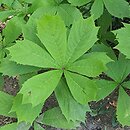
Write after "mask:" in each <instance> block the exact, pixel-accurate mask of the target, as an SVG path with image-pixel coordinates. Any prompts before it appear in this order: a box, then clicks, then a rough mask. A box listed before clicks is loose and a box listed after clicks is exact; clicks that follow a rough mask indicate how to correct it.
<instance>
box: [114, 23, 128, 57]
mask: <svg viewBox="0 0 130 130" xmlns="http://www.w3.org/2000/svg"><path fill="white" fill-rule="evenodd" d="M124 25H125V28H121V29H119V30H118V31H116V34H117V40H118V42H119V44H118V45H117V46H116V48H117V49H119V50H120V51H121V52H122V53H123V54H125V55H126V57H127V58H129V59H130V36H129V34H130V25H128V24H124Z"/></svg>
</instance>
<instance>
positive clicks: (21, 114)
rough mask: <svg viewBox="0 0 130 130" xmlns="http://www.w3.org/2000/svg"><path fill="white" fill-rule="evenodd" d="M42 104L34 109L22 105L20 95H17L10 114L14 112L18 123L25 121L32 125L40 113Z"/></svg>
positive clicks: (30, 106)
mask: <svg viewBox="0 0 130 130" xmlns="http://www.w3.org/2000/svg"><path fill="white" fill-rule="evenodd" d="M42 106H43V104H39V105H37V106H35V107H32V104H31V103H29V104H22V95H21V94H18V95H17V96H16V97H15V99H14V102H13V106H12V108H11V112H16V115H17V118H18V122H19V123H20V122H23V121H26V123H30V124H32V122H33V121H34V120H35V118H36V117H37V116H38V115H39V113H40V112H41V109H42Z"/></svg>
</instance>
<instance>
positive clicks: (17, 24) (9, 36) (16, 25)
mask: <svg viewBox="0 0 130 130" xmlns="http://www.w3.org/2000/svg"><path fill="white" fill-rule="evenodd" d="M22 24H23V23H22V22H21V20H20V18H18V17H14V18H12V19H11V20H9V21H8V23H7V25H6V27H5V29H4V30H3V35H4V37H5V42H6V44H8V43H11V42H14V41H15V40H16V39H17V38H18V37H19V36H20V34H21V33H22ZM14 29H15V31H13V30H14Z"/></svg>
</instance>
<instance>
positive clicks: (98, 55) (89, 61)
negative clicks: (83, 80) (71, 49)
mask: <svg viewBox="0 0 130 130" xmlns="http://www.w3.org/2000/svg"><path fill="white" fill-rule="evenodd" d="M110 61H112V60H111V59H110V58H109V57H108V56H107V55H106V53H104V52H92V53H88V54H85V55H84V56H83V57H81V58H80V59H79V60H77V61H75V62H74V63H72V64H70V65H69V66H68V67H67V69H68V70H70V71H74V72H77V73H80V74H83V75H86V76H89V77H95V76H98V75H99V74H100V73H101V72H103V71H105V70H107V67H106V64H107V63H108V62H110Z"/></svg>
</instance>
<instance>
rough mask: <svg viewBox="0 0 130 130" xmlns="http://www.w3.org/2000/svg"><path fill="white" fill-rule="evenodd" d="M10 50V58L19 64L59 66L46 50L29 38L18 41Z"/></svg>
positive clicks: (43, 66) (45, 66) (46, 66)
mask: <svg viewBox="0 0 130 130" xmlns="http://www.w3.org/2000/svg"><path fill="white" fill-rule="evenodd" d="M8 50H9V51H10V55H11V58H10V60H12V61H15V62H17V63H19V64H23V65H31V66H36V67H41V68H51V67H52V68H55V67H56V66H57V65H56V64H55V61H54V60H53V58H52V57H51V56H50V55H49V54H48V53H47V52H46V50H44V49H43V48H41V47H40V46H38V45H37V44H35V43H33V42H32V41H29V40H24V41H18V42H17V44H16V45H14V46H12V47H10V48H8Z"/></svg>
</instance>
